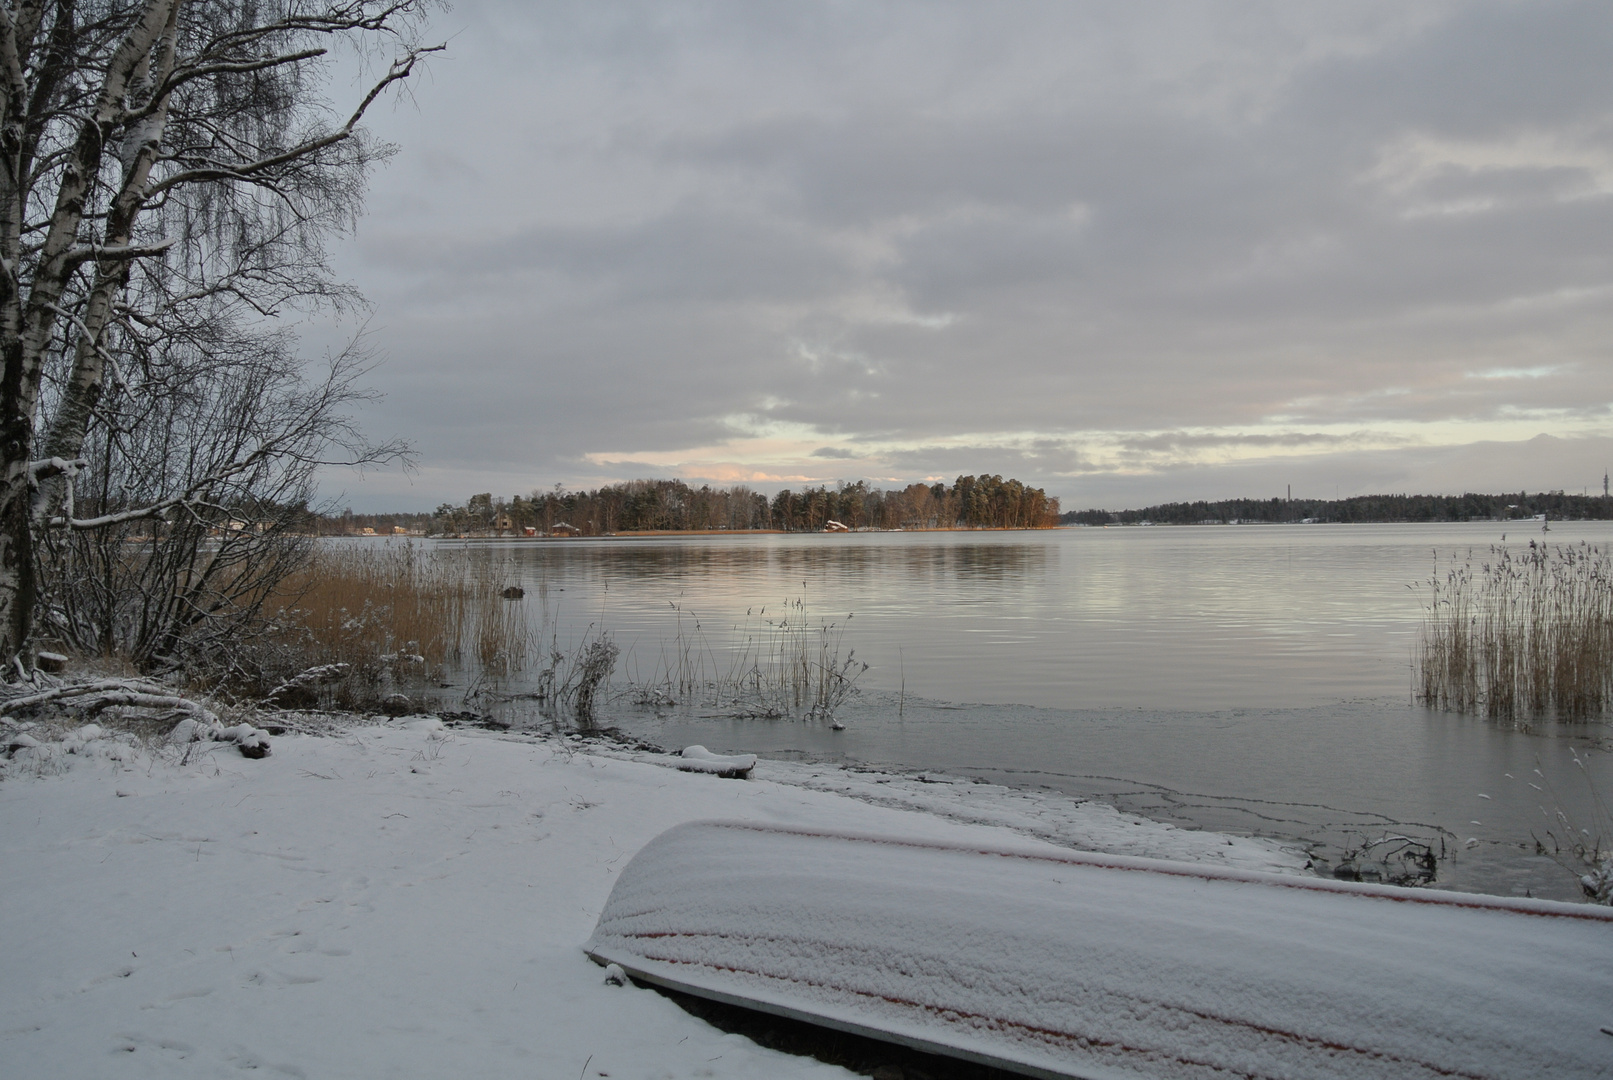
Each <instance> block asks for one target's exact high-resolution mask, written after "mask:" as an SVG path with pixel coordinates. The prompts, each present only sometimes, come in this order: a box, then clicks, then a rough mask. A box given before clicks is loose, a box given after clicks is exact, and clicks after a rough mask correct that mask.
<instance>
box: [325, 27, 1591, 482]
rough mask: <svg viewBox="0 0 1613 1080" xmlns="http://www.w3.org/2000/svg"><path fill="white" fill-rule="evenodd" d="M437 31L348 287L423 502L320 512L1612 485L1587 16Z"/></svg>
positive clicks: (382, 421) (389, 125)
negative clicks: (795, 494) (596, 491)
mask: <svg viewBox="0 0 1613 1080" xmlns="http://www.w3.org/2000/svg"><path fill="white" fill-rule="evenodd" d="M426 36H427V37H429V38H432V39H434V40H441V39H446V40H447V41H448V43H449V47H448V51H447V53H446V54H445V55H443V56H439V57H437V58H435V59H434V60H432V62H431V64H430V67H429V71H427V72H426V74H425V75H424V77H422V78H419V79H417V80H416V81H415V82H414V84H413V86H412V92H413V100H412V102H410V103H406V104H403V105H401V106H399V107H396V108H392V107H386V108H383V109H381V110H380V111H378V112H377V113H375V114H374V115H373V118H372V119H373V122H372V124H371V127H372V129H373V130H375V131H376V132H377V133H378V134H379V135H381V136H382V137H384V138H386V139H387V140H389V141H391V142H394V143H396V144H397V145H398V146H399V147H400V152H399V154H398V155H397V157H396V158H395V159H394V160H393V161H392V162H391V163H390V164H389V165H388V166H386V167H385V168H384V169H382V170H381V171H379V172H378V173H377V174H376V176H375V178H374V182H373V185H372V189H371V197H370V200H369V209H368V213H367V215H366V216H365V218H364V219H363V221H362V222H361V223H360V226H359V230H358V233H357V235H356V236H355V237H353V238H352V239H351V240H350V241H349V242H346V243H345V244H343V245H342V247H341V249H340V266H339V269H340V271H341V273H342V274H343V275H344V276H345V277H347V278H349V279H350V280H351V281H353V283H355V284H356V285H358V286H359V287H360V288H361V289H362V290H363V291H364V292H365V293H366V294H367V295H368V296H369V297H370V299H371V301H372V302H373V305H374V308H373V312H372V314H371V317H370V323H369V326H370V332H371V343H372V344H373V345H374V346H376V347H377V348H378V350H379V351H380V354H381V355H382V356H383V357H384V363H383V364H382V366H380V367H379V368H378V369H377V370H376V372H375V373H374V376H373V379H374V382H375V384H376V385H377V387H378V388H380V389H381V390H383V391H384V392H385V394H386V395H387V396H386V400H385V402H384V403H383V404H381V405H380V406H378V407H376V408H374V409H373V410H371V411H370V412H368V413H367V414H366V417H365V423H366V426H367V429H368V430H369V431H370V432H371V433H372V434H374V435H377V436H390V435H401V436H403V437H405V438H407V439H409V440H410V441H411V442H412V443H413V444H414V445H415V447H416V449H417V450H418V452H419V468H418V469H417V470H416V471H415V473H414V474H413V475H412V476H408V475H404V474H402V473H397V472H387V473H371V474H368V475H367V476H364V477H362V478H356V477H352V476H332V477H331V478H330V484H329V490H330V492H331V493H332V494H336V493H339V492H342V493H345V498H346V499H347V501H349V502H350V503H351V505H352V506H353V507H354V508H355V509H360V510H381V509H429V508H431V507H433V506H435V505H436V504H438V503H440V502H443V501H453V502H462V501H463V500H464V499H465V498H466V497H467V496H469V495H470V494H472V493H474V492H477V491H488V490H491V491H493V492H494V493H496V494H501V495H505V496H509V495H513V494H516V493H527V492H529V491H531V490H532V489H534V488H549V487H552V486H553V485H554V484H556V483H563V484H565V485H566V486H568V487H572V488H576V487H584V486H590V487H591V486H595V485H597V484H599V483H602V482H608V481H616V480H624V479H632V478H635V477H671V476H676V477H680V478H683V479H686V480H689V481H691V482H695V483H699V482H703V481H705V482H711V483H720V484H724V485H726V484H732V483H741V482H743V483H748V484H750V485H752V486H754V487H757V488H759V489H762V490H766V491H774V490H777V489H778V488H779V487H782V486H795V487H799V486H800V485H802V484H807V483H812V484H816V483H823V482H827V483H831V484H832V483H833V482H834V481H836V480H840V479H845V480H856V479H867V480H869V481H872V482H873V483H875V484H877V485H880V486H890V485H895V484H904V483H906V482H908V481H910V480H934V479H945V480H947V481H948V482H950V481H951V480H952V478H953V477H955V476H956V475H958V474H959V473H963V472H971V473H979V472H991V473H1002V474H1004V475H1012V476H1018V477H1020V478H1022V479H1025V480H1029V481H1031V482H1033V483H1035V484H1038V485H1042V486H1044V487H1046V488H1047V489H1048V491H1049V493H1050V494H1055V495H1058V496H1060V497H1061V498H1062V499H1063V500H1064V505H1065V506H1066V508H1076V507H1085V506H1091V505H1100V506H1108V507H1111V508H1118V507H1121V506H1135V505H1143V504H1145V503H1151V502H1156V501H1160V500H1164V499H1186V498H1220V497H1226V496H1233V495H1254V496H1270V495H1273V494H1281V493H1282V492H1283V490H1284V488H1285V486H1286V485H1288V484H1292V485H1293V488H1294V494H1295V495H1296V496H1297V495H1311V496H1324V497H1329V498H1331V497H1333V496H1335V495H1351V494H1363V493H1369V492H1380V491H1447V492H1458V491H1462V490H1482V491H1497V490H1503V489H1506V490H1518V489H1520V488H1526V489H1528V490H1540V489H1554V488H1565V489H1568V490H1571V491H1576V492H1577V491H1579V490H1581V489H1583V488H1593V489H1595V490H1600V486H1601V481H1602V475H1603V471H1604V469H1606V468H1607V467H1608V466H1609V465H1613V363H1610V358H1613V5H1610V4H1608V3H1607V2H1606V0H1595V2H1589V3H1571V2H1570V3H1555V2H1551V0H1527V2H1520V3H1505V2H1497V3H1488V2H1479V0H1463V2H1459V3H1443V2H1429V3H1418V2H1410V0H1393V2H1383V3H1379V2H1376V0H1348V2H1343V3H1337V4H1317V3H1294V2H1291V0H1284V2H1274V3H1269V4H1268V3H1257V2H1251V0H1237V2H1228V3H1215V2H1192V3H1185V2H1184V3H1165V2H1160V3H1154V2H1149V3H1126V4H1116V3H1113V2H1111V0H1102V2H1093V3H1083V2H1078V0H1057V2H1047V3H1013V2H999V3H993V4H982V3H959V4H947V3H943V2H938V0H926V2H923V3H880V2H874V0H845V2H819V3H811V2H804V0H803V2H795V3H789V4H768V3H756V2H755V0H738V2H734V3H721V2H709V3H682V2H677V0H657V2H655V3H645V4H633V3H615V2H601V0H585V2H580V3H566V2H557V0H537V2H531V0H513V2H509V3H499V2H495V0H461V2H460V3H458V4H457V5H456V6H455V7H454V8H453V9H452V10H449V11H447V12H444V13H441V14H439V15H437V16H436V17H435V18H434V19H433V23H432V26H431V28H430V30H429V32H428V33H427V35H426ZM334 91H335V92H336V93H337V94H338V95H345V94H350V93H351V92H352V91H351V89H350V88H348V87H347V86H345V85H338V86H336V87H335V88H334ZM318 340H319V334H318V332H314V333H311V334H310V341H311V342H317V341H318Z"/></svg>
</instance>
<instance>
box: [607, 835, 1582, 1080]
mask: <svg viewBox="0 0 1613 1080" xmlns="http://www.w3.org/2000/svg"><path fill="white" fill-rule="evenodd" d="M586 949H587V952H588V954H589V955H590V956H591V957H593V958H594V959H595V960H596V961H598V962H599V963H601V964H604V963H615V964H618V965H620V966H621V967H622V968H624V969H625V970H626V971H627V972H628V973H629V974H631V975H632V976H634V977H635V978H637V979H640V980H643V981H647V982H650V983H655V984H660V985H662V986H666V987H669V988H673V989H676V990H680V991H684V992H687V993H691V994H696V995H699V996H702V997H706V998H710V999H714V1000H717V1001H722V1002H727V1003H729V1004H735V1005H742V1006H746V1007H749V1008H753V1009H758V1010H762V1011H766V1012H770V1013H775V1014H778V1015H782V1016H787V1017H792V1018H795V1019H800V1020H807V1021H810V1022H812V1023H816V1024H821V1025H824V1026H827V1027H831V1028H837V1029H840V1030H844V1031H850V1032H855V1033H858V1034H862V1035H867V1036H872V1037H874V1038H878V1039H883V1040H887V1041H890V1042H895V1043H900V1044H903V1045H907V1046H911V1047H915V1048H918V1049H921V1050H927V1051H931V1052H936V1053H943V1054H947V1055H950V1056H953V1057H958V1058H963V1059H967V1060H971V1061H976V1062H980V1063H983V1064H989V1065H994V1066H998V1067H1001V1068H1005V1069H1009V1070H1012V1071H1014V1072H1018V1073H1022V1074H1024V1075H1028V1076H1038V1077H1060V1078H1063V1077H1081V1078H1088V1080H1113V1078H1121V1077H1124V1078H1137V1077H1161V1078H1163V1077H1170V1078H1172V1080H1178V1078H1193V1077H1206V1078H1208V1077H1218V1078H1224V1077H1244V1078H1249V1080H1265V1078H1272V1080H1278V1078H1281V1080H1307V1078H1311V1077H1318V1078H1320V1077H1384V1078H1389V1077H1393V1078H1396V1080H1403V1078H1419V1077H1428V1078H1435V1077H1439V1078H1448V1077H1458V1078H1467V1080H1493V1078H1513V1077H1516V1078H1519V1080H1524V1078H1528V1080H1535V1078H1547V1077H1575V1078H1582V1077H1598V1076H1613V910H1609V909H1607V908H1599V907H1591V906H1588V905H1577V904H1562V903H1554V902H1550V901H1541V900H1527V899H1508V898H1504V897H1490V896H1478V895H1469V894H1462V893H1450V892H1439V891H1435V890H1425V889H1401V888H1395V887H1392V886H1381V885H1368V884H1357V883H1350V882H1334V881H1323V880H1319V879H1315V878H1308V877H1300V876H1291V875H1278V874H1262V873H1254V872H1248V871H1236V870H1229V869H1222V868H1218V867H1207V866H1203V865H1199V864H1191V863H1172V862H1164V861H1159V860H1151V859H1138V858H1129V857H1124V856H1110V855H1095V854H1087V853H1081V852H1068V851H1060V850H1056V849H1049V848H1047V847H1045V846H1033V845H1031V844H1030V843H1029V842H1027V843H1026V845H1025V846H1023V847H1020V846H1014V845H1013V844H1012V843H1010V844H1008V845H1005V846H1002V847H991V846H968V845H957V844H946V843H935V842H926V841H919V840H908V839H901V838H894V837H882V836H872V835H860V834H853V833H833V832H820V831H811V830H805V829H792V828H783V827H776V826H766V825H756V824H748V823H741V822H694V823H689V824H684V825H679V826H677V827H675V828H673V829H670V830H668V831H667V832H665V833H663V834H661V835H660V836H659V837H657V838H656V839H654V840H652V841H651V842H650V843H649V844H647V845H646V846H645V847H644V848H643V849H642V850H641V851H640V852H639V853H638V854H637V855H635V856H634V857H633V859H632V860H631V861H630V862H629V863H628V864H627V866H626V867H624V868H623V870H622V872H621V876H620V878H619V879H618V880H617V882H616V886H615V888H614V889H613V890H612V892H611V895H610V898H609V900H608V901H607V903H606V905H605V908H604V910H603V912H602V913H601V914H600V917H599V923H598V925H597V927H596V928H595V931H594V934H593V937H592V938H591V939H590V940H589V942H588V944H587V945H586Z"/></svg>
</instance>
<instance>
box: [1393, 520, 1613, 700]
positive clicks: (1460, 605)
mask: <svg viewBox="0 0 1613 1080" xmlns="http://www.w3.org/2000/svg"><path fill="white" fill-rule="evenodd" d="M1489 555H1490V558H1489V559H1488V561H1482V562H1479V563H1477V564H1475V562H1474V560H1473V557H1472V555H1471V553H1470V554H1469V556H1468V557H1467V559H1466V560H1464V561H1461V562H1457V561H1455V560H1454V559H1453V560H1452V562H1451V564H1450V565H1449V567H1448V568H1444V569H1443V570H1442V568H1441V565H1440V563H1439V559H1438V555H1437V553H1436V556H1435V572H1434V574H1433V576H1432V577H1430V578H1429V580H1428V582H1427V588H1428V594H1427V600H1426V601H1425V603H1424V611H1425V615H1424V619H1423V627H1422V634H1421V639H1420V641H1419V643H1418V652H1417V680H1418V681H1417V697H1418V700H1420V701H1421V702H1423V703H1424V704H1427V705H1432V706H1435V707H1438V708H1443V709H1451V710H1454V711H1456V712H1464V713H1480V714H1483V715H1486V716H1491V717H1494V718H1496V719H1500V720H1508V721H1511V722H1514V723H1529V722H1532V721H1535V720H1546V719H1553V718H1555V719H1558V720H1585V719H1590V718H1593V717H1598V716H1601V715H1603V714H1604V713H1605V712H1606V711H1607V708H1608V705H1609V704H1610V703H1613V565H1610V563H1609V559H1608V553H1607V552H1606V551H1605V550H1603V549H1601V548H1598V547H1594V546H1592V545H1590V544H1587V543H1581V544H1578V545H1566V546H1557V547H1551V546H1549V545H1546V544H1537V543H1536V542H1534V541H1530V543H1529V547H1528V549H1527V550H1520V551H1518V552H1516V553H1514V552H1513V551H1512V550H1511V549H1508V548H1505V547H1491V548H1490V552H1489Z"/></svg>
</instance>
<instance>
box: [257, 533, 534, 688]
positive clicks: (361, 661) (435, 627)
mask: <svg viewBox="0 0 1613 1080" xmlns="http://www.w3.org/2000/svg"><path fill="white" fill-rule="evenodd" d="M502 571H503V566H502V564H501V563H497V562H495V561H493V560H491V559H486V560H480V561H479V562H467V560H466V559H465V557H464V553H463V552H461V551H457V550H453V551H427V550H423V549H421V548H420V547H417V546H415V545H412V544H402V545H397V546H394V545H391V544H387V545H379V546H362V547H360V546H346V545H341V546H337V545H327V546H322V547H320V548H319V549H317V550H316V551H315V552H314V554H313V556H312V558H311V559H310V561H309V563H308V565H307V566H306V567H305V568H303V569H302V570H300V571H298V572H297V573H296V574H293V575H292V576H291V577H289V578H287V579H286V580H285V581H283V582H282V583H281V585H280V587H279V589H278V590H277V592H276V594H275V595H274V596H273V597H271V600H270V603H269V604H267V605H266V610H267V611H269V612H271V613H273V615H274V626H275V633H276V638H277V645H278V646H279V648H280V650H281V651H282V653H283V654H284V660H283V663H285V664H290V665H302V666H314V665H325V664H338V663H341V664H348V665H349V666H350V667H351V669H352V671H353V673H354V675H355V677H356V679H357V680H358V682H359V683H361V684H370V685H372V686H373V688H374V689H377V690H386V689H388V688H389V687H388V683H389V681H391V680H394V679H398V678H402V677H405V676H406V675H407V674H418V675H421V676H424V675H426V674H428V673H431V672H440V671H442V670H443V669H447V668H462V667H467V666H475V667H477V668H479V669H480V670H481V671H483V672H485V673H486V674H487V675H489V676H492V677H495V678H504V677H509V676H512V675H515V674H518V673H519V672H521V671H522V670H524V669H525V668H526V667H527V665H528V663H529V662H530V660H531V654H532V646H533V642H532V640H531V632H530V630H529V626H528V622H527V619H526V615H525V612H524V611H522V610H521V607H522V605H520V604H519V603H512V602H510V601H508V600H505V599H504V597H503V596H502V590H503V587H504V585H505V581H504V580H503V576H502Z"/></svg>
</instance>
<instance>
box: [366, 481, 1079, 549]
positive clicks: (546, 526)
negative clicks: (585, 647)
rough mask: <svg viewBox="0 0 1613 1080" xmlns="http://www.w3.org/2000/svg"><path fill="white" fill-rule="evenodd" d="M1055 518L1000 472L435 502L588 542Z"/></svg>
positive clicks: (621, 488)
mask: <svg viewBox="0 0 1613 1080" xmlns="http://www.w3.org/2000/svg"><path fill="white" fill-rule="evenodd" d="M355 520H356V519H355ZM1058 521H1059V502H1058V500H1057V499H1055V498H1050V497H1049V496H1048V495H1047V493H1046V492H1045V491H1043V490H1042V489H1041V488H1033V487H1027V486H1026V485H1025V484H1023V483H1021V482H1020V481H1018V480H1004V479H1003V478H1002V477H1000V476H960V477H958V478H957V480H956V482H954V483H953V484H952V486H951V487H948V486H947V485H946V484H909V485H908V486H907V487H905V488H903V489H901V490H899V491H884V490H881V489H879V488H875V487H870V486H869V485H868V484H867V483H866V482H864V481H858V482H857V483H855V484H837V485H836V486H835V487H833V488H830V487H823V486H820V487H815V488H807V489H805V490H802V491H795V490H791V489H788V488H786V489H785V490H783V491H780V492H779V493H778V494H777V495H774V496H773V497H771V498H769V497H768V496H767V495H764V494H762V493H761V492H757V491H752V490H751V489H750V488H748V487H746V486H745V485H743V484H739V485H735V486H734V487H729V488H713V487H710V486H704V485H703V486H701V487H698V488H695V487H690V486H689V485H688V484H686V483H684V482H683V481H681V480H633V481H629V482H628V483H625V484H611V485H607V486H605V487H601V488H597V489H595V490H593V491H563V490H555V491H534V492H533V493H532V494H531V496H530V497H526V496H520V495H517V496H515V497H514V498H512V499H510V500H508V501H506V500H504V499H501V498H496V497H494V496H493V495H492V494H491V493H488V492H483V493H482V494H480V495H473V496H471V498H470V499H469V500H467V501H466V503H465V504H464V505H463V506H454V505H453V504H451V503H444V504H443V505H441V506H439V507H438V508H437V510H436V512H435V514H433V515H432V523H431V526H430V530H429V531H431V532H432V533H436V534H443V533H448V534H467V533H498V532H514V533H521V532H524V531H525V530H527V529H532V530H535V531H536V532H538V533H544V534H547V533H552V532H554V531H555V530H556V529H557V528H558V529H560V531H562V532H564V531H566V529H565V528H562V527H563V526H569V527H570V528H571V529H574V530H576V531H577V532H578V533H579V534H580V535H583V536H601V535H606V534H610V533H620V532H651V531H686V530H687V531H701V530H712V531H718V530H731V531H741V530H750V529H777V530H783V531H786V532H820V531H822V530H823V529H824V528H825V527H826V526H828V524H829V523H830V522H839V523H840V524H842V525H845V526H846V527H847V528H849V529H958V528H964V529H968V528H978V529H1045V528H1052V527H1053V526H1055V525H1057V524H1058ZM378 531H379V530H378Z"/></svg>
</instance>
